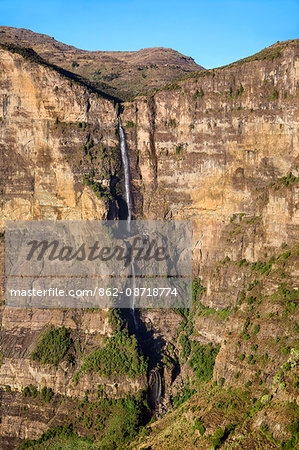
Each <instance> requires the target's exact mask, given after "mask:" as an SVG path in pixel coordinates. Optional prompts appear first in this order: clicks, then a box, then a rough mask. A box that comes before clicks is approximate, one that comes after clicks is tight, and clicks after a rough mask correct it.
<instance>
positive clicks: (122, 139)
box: [118, 117, 138, 330]
mask: <svg viewBox="0 0 299 450" xmlns="http://www.w3.org/2000/svg"><path fill="white" fill-rule="evenodd" d="M118 128H119V139H120V150H121V159H122V163H123V167H124V176H125V196H126V202H127V208H128V217H127V230H128V231H130V226H131V220H132V197H131V191H130V167H129V159H128V151H127V144H126V138H125V133H124V130H123V127H122V125H121V119H120V117H119V118H118ZM131 273H132V281H133V286H132V290H133V292H134V290H135V268H134V263H133V262H132V263H131ZM130 306H131V311H132V316H133V320H134V326H135V330H138V323H137V320H136V316H135V297H134V295H132V301H131V305H130Z"/></svg>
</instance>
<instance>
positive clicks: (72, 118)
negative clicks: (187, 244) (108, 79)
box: [0, 41, 299, 448]
mask: <svg viewBox="0 0 299 450" xmlns="http://www.w3.org/2000/svg"><path fill="white" fill-rule="evenodd" d="M0 71H1V78H0V104H1V106H2V108H1V110H0V151H1V160H0V192H1V204H0V227H1V229H0V231H1V230H3V228H4V223H5V220H18V219H27V220H32V219H51V220H56V219H68V220H70V219H90V220H93V219H105V218H119V217H120V216H121V214H120V213H121V208H122V206H121V196H120V194H117V193H116V185H117V183H119V181H120V180H121V178H122V173H121V165H120V153H119V148H118V147H119V142H118V136H117V132H116V129H117V108H115V107H114V105H113V103H111V102H110V101H108V100H106V99H104V98H101V97H99V96H97V95H95V94H93V93H91V92H89V91H88V89H87V88H86V87H84V86H82V85H80V84H77V83H75V82H72V81H70V80H69V79H67V78H64V77H62V76H61V75H59V74H58V73H57V72H55V71H54V70H50V69H49V68H47V67H44V66H42V65H39V64H36V63H35V62H30V61H28V60H26V59H24V58H23V57H22V56H20V55H18V54H12V53H10V52H8V51H4V50H1V51H0ZM298 73H299V50H298V41H294V42H290V43H289V45H285V46H284V48H283V49H282V50H281V55H280V56H279V57H273V59H272V58H270V59H267V58H266V59H264V60H252V61H248V62H244V63H242V64H241V63H240V64H233V65H231V66H230V67H227V68H222V69H218V70H215V71H208V72H205V73H202V74H198V75H197V76H194V77H190V78H189V79H186V80H184V81H180V82H178V84H177V85H175V86H172V88H171V89H170V90H161V91H158V92H156V93H155V94H154V95H153V96H152V97H147V98H145V97H144V98H143V97H142V98H141V97H140V98H137V99H135V100H134V101H133V102H130V103H126V104H124V105H123V112H122V113H121V117H122V123H123V125H124V128H125V133H126V137H127V142H128V147H129V158H130V166H131V178H132V180H131V181H132V184H131V186H132V194H133V201H134V214H135V218H151V219H190V220H192V223H193V238H194V241H193V261H194V275H199V276H200V277H201V279H202V283H203V285H204V286H205V288H206V291H205V293H204V295H203V297H202V299H201V301H202V303H203V305H204V306H205V307H206V308H214V309H215V310H218V309H219V310H224V309H226V308H233V307H236V306H237V305H238V304H239V303H238V302H239V301H240V294H241V292H242V290H244V289H247V286H248V284H249V283H250V282H252V281H254V280H253V277H252V273H251V272H250V267H247V266H244V267H243V268H242V270H240V266H239V265H238V264H237V263H238V262H241V261H242V260H246V262H247V263H248V264H249V263H251V262H253V261H257V260H263V261H265V260H266V259H267V256H265V255H266V254H269V255H271V254H273V252H274V253H275V252H276V254H277V253H279V252H278V250H279V249H280V248H281V246H282V245H284V243H287V244H288V245H289V246H292V245H293V244H294V243H295V240H296V233H297V226H298V210H297V208H296V207H297V203H298V187H297V184H296V183H294V184H291V185H289V186H286V185H284V184H283V183H280V182H278V181H277V180H278V179H279V177H282V176H285V175H287V173H288V172H290V171H292V172H293V173H294V174H297V172H296V170H297V164H298V162H297V158H298V116H297V104H298ZM91 173H92V174H93V175H92V176H91V175H90V174H91ZM84 175H85V176H86V175H88V177H89V178H88V180H89V182H88V183H85V184H83V180H84ZM85 181H86V180H85ZM271 183H273V185H272V186H271ZM120 184H121V183H120ZM95 186H97V189H98V190H97V189H95V190H93V188H94V187H95ZM99 192H100V194H99ZM288 248H290V247H288ZM3 261H4V258H3V239H1V238H0V264H1V270H2V273H4V266H3ZM235 263H236V264H235ZM292 264H293V263H292ZM292 264H291V265H290V270H289V272H288V273H287V277H288V281H289V282H290V284H291V285H294V284H295V281H296V276H297V274H296V271H295V267H294V266H293V265H292ZM246 267H247V268H246ZM277 270H278V269H277ZM279 270H281V269H279ZM280 275H281V274H279V276H280ZM257 278H258V277H257ZM277 280H278V278H275V277H273V278H271V276H270V278H269V279H266V280H264V279H263V280H262V282H263V289H264V291H263V295H270V294H271V293H275V292H276V291H277V287H278V285H279V282H278V281H277ZM259 281H260V280H259ZM257 286H258V285H257ZM254 289H256V290H257V293H259V291H258V287H254ZM252 292H253V294H254V293H255V291H254V290H253V291H252ZM248 295H249V294H248ZM1 298H3V282H2V283H1ZM272 309H273V311H272ZM278 309H279V308H278ZM240 311H241V312H240V313H236V314H235V315H232V316H230V318H229V319H228V320H224V319H223V317H222V316H219V317H218V316H215V315H206V316H205V315H203V316H198V317H195V319H194V331H193V335H192V339H193V340H198V341H199V342H201V343H207V342H212V343H214V344H221V350H220V352H219V354H218V356H217V359H216V365H215V371H214V379H215V380H220V379H222V378H225V379H226V383H227V385H234V384H236V385H240V386H241V385H244V381H246V380H247V378H249V377H251V378H252V377H254V373H255V370H254V368H253V367H249V369H248V368H247V366H246V368H245V365H244V363H242V361H240V360H239V354H240V353H242V352H244V353H246V354H249V352H250V351H251V350H250V343H248V342H247V343H246V342H243V341H242V342H241V346H239V347H240V348H238V349H236V345H239V344H238V342H239V340H240V335H241V334H242V329H243V326H244V317H243V316H242V313H244V311H245V312H246V311H247V310H246V308H245V306H244V307H243V306H241V307H240ZM269 311H270V312H271V314H272V313H273V314H275V313H276V311H275V310H274V307H273V305H272V304H270V303H269V304H266V305H264V310H263V311H262V313H263V314H264V316H265V317H264V318H266V319H265V322H264V323H263V328H262V327H260V328H261V333H260V335H259V336H257V337H256V339H257V341H258V340H261V341H262V342H263V343H265V344H263V345H264V347H263V345H261V348H263V351H264V352H265V353H266V352H267V354H268V357H269V359H271V361H272V360H273V361H272V362H273V364H272V363H271V364H269V366H267V367H266V368H265V370H264V372H263V376H264V382H265V383H266V385H267V386H268V385H269V386H270V385H271V383H272V378H273V371H275V370H279V367H280V365H281V364H282V363H283V362H284V359H283V358H282V357H281V356H280V357H279V358H276V356H275V355H276V353H277V352H276V350H275V349H274V347H273V340H275V339H276V338H279V337H281V336H282V335H283V337H286V338H287V334H288V331H289V329H288V328H287V327H286V326H285V325H283V324H282V319H281V320H280V322H278V321H275V320H273V319H272V318H271V317H268V316H267V314H269ZM1 314H2V329H1V333H0V342H1V348H2V350H3V354H4V357H3V360H2V361H1V362H2V364H1V366H0V383H1V385H2V386H4V385H10V386H12V387H13V389H15V390H16V391H14V392H13V393H9V392H6V391H2V392H1V393H0V394H1V395H2V397H3V401H8V402H11V405H12V411H11V413H9V412H8V411H7V408H5V407H3V408H2V414H3V416H4V417H5V419H4V421H3V420H2V425H1V433H2V436H4V438H3V440H2V442H3V443H5V445H6V442H8V445H12V442H18V439H19V438H21V439H23V438H26V437H30V438H36V437H38V436H39V435H40V434H41V433H42V432H43V431H45V430H46V429H47V425H46V422H43V421H39V420H38V419H37V418H36V416H34V414H33V413H32V416H30V414H31V413H30V414H29V416H24V417H23V416H22V417H21V415H20V414H19V413H18V412H17V406H16V405H17V402H18V401H19V400H20V398H21V397H20V393H19V392H17V391H20V390H21V389H22V388H23V387H25V386H26V385H28V384H34V385H36V386H37V387H38V388H39V389H40V388H42V387H43V386H48V387H51V388H52V389H53V390H54V392H55V393H56V394H57V395H61V396H74V397H78V398H82V396H84V392H85V391H86V390H88V391H90V395H91V399H93V398H96V390H97V385H98V384H100V385H103V384H104V385H106V386H107V395H109V396H116V397H118V396H123V395H125V394H126V393H135V392H137V391H138V390H140V389H143V388H145V387H146V380H145V378H140V379H136V380H131V379H129V378H125V377H123V378H118V377H111V378H109V379H104V378H103V377H100V376H98V375H97V374H95V375H94V376H92V377H91V376H87V375H86V376H85V375H84V376H83V377H82V378H80V380H79V382H78V384H77V385H75V384H74V383H73V375H74V370H73V368H72V367H71V365H67V364H66V363H65V362H63V363H61V364H60V365H59V367H57V368H56V367H53V366H47V365H44V366H41V365H40V364H38V363H36V362H33V361H32V360H31V359H30V353H31V351H32V349H33V347H34V345H35V343H36V341H37V339H38V338H39V336H40V334H41V332H42V330H43V329H44V328H45V327H47V326H48V324H50V323H51V324H53V325H54V326H56V327H61V326H65V327H67V328H68V327H69V328H71V329H72V332H73V333H74V335H75V336H77V337H78V339H80V340H81V342H84V344H86V346H87V347H88V346H89V347H88V348H95V347H98V346H99V345H101V343H102V339H103V337H104V336H110V335H111V334H112V329H111V327H110V325H109V323H108V320H107V317H106V312H105V311H98V312H91V311H86V310H85V311H61V310H51V311H40V310H26V311H24V310H18V309H15V310H12V309H5V308H4V307H2V311H1ZM279 314H280V315H281V317H283V310H282V309H280V310H279ZM140 319H141V320H142V321H143V322H144V323H145V326H146V327H147V328H148V329H149V330H150V331H152V334H153V337H154V339H155V340H156V346H157V348H156V350H157V349H158V350H159V351H161V350H162V348H163V346H164V345H167V344H168V343H169V342H170V341H172V342H174V341H175V339H176V333H177V329H178V328H179V327H180V324H181V322H182V321H183V320H184V319H183V318H182V317H181V316H179V315H178V314H175V312H173V311H172V312H169V313H168V314H166V313H165V311H163V312H162V313H161V311H158V310H152V311H141V313H140ZM290 323H291V322H290ZM256 324H258V325H259V324H261V325H262V322H261V319H260V318H258V319H256ZM252 326H254V325H252ZM285 335H286V336H285ZM259 345H260V344H259ZM271 346H272V347H273V352H271ZM269 349H270V350H269ZM174 352H176V354H177V355H178V354H179V349H178V348H176V349H174ZM167 370H168V369H165V368H164V376H165V380H166V388H167V389H170V388H171V386H172V383H173V378H175V374H174V373H172V372H171V370H170V369H169V373H168V372H167ZM242 371H243V372H246V377H247V378H246V377H245V378H244V376H241V375H240V377H239V378H236V376H235V375H236V373H238V372H242ZM187 375H188V376H189V375H190V376H191V369H190V367H189V366H188V365H187V364H186V365H185V366H184V367H182V370H181V374H180V376H179V377H177V382H176V384H174V388H173V393H177V392H178V391H179V389H180V388H181V387H182V386H183V384H184V383H183V380H184V377H185V378H186V377H187ZM271 377H272V378H271ZM292 398H293V397H292ZM284 400H288V399H287V398H284ZM23 401H24V402H25V400H23ZM26 401H27V400H26ZM55 401H56V400H55ZM27 406H28V405H27ZM27 406H26V407H27ZM39 408H40V409H39ZM47 408H48V409H49V408H50V409H51V407H50V406H49V407H47ZM47 408H46V407H45V408H44V410H43V409H42V408H41V406H40V405H36V410H39V411H41V412H45V411H46V410H47V411H48V409H47ZM29 409H30V407H29ZM51 411H52V410H51ZM51 411H50V412H49V411H48V412H45V413H46V415H47V417H48V416H49V417H50V418H51V417H53V411H52V412H51ZM31 412H32V411H31ZM62 412H63V408H62ZM18 414H19V415H18ZM51 414H52V415H51ZM62 416H63V414H62ZM56 419H57V420H56ZM56 419H55V420H56V422H55V421H54V422H55V423H57V424H60V423H61V418H60V419H59V418H56ZM59 420H60V421H59ZM14 424H15V425H14ZM9 439H10V440H9ZM8 448H9V447H8Z"/></svg>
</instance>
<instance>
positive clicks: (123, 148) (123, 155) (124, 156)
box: [118, 117, 132, 230]
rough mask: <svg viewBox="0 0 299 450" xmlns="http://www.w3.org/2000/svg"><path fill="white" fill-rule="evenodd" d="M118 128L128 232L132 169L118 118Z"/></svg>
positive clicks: (130, 213)
mask: <svg viewBox="0 0 299 450" xmlns="http://www.w3.org/2000/svg"><path fill="white" fill-rule="evenodd" d="M118 128H119V138H120V150H121V159H122V163H123V166H124V175H125V194H126V202H127V207H128V217H127V224H128V230H130V223H131V219H132V198H131V191H130V169H129V159H128V152H127V144H126V138H125V133H124V130H123V127H122V125H121V119H120V117H119V118H118Z"/></svg>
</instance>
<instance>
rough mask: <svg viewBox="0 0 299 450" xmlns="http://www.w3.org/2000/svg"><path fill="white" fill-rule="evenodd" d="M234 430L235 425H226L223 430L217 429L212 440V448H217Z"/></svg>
mask: <svg viewBox="0 0 299 450" xmlns="http://www.w3.org/2000/svg"><path fill="white" fill-rule="evenodd" d="M234 429H235V425H232V424H229V425H226V427H225V428H217V430H216V431H215V432H214V435H213V438H212V443H213V448H214V449H217V448H219V447H220V446H221V445H222V444H223V443H224V442H225V441H226V439H227V438H228V436H229V435H230V433H231V432H232V431H233V430H234Z"/></svg>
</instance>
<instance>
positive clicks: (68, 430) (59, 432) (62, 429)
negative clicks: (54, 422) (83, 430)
mask: <svg viewBox="0 0 299 450" xmlns="http://www.w3.org/2000/svg"><path fill="white" fill-rule="evenodd" d="M73 436H78V435H77V434H76V433H74V432H73V425H71V424H70V425H64V426H59V427H55V428H49V430H47V431H46V432H45V433H43V434H42V435H41V437H40V438H39V439H37V440H32V439H25V440H24V441H23V442H22V443H21V445H20V450H25V449H27V448H31V447H35V446H36V445H38V444H43V443H44V442H46V441H48V440H50V439H53V438H55V437H61V438H69V437H73Z"/></svg>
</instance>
